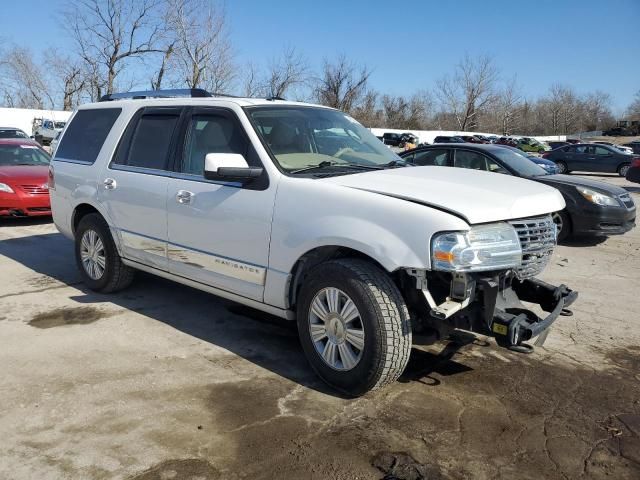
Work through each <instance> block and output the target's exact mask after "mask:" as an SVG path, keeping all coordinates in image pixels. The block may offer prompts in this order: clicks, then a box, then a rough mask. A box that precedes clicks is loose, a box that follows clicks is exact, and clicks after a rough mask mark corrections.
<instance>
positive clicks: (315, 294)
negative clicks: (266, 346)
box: [297, 259, 411, 396]
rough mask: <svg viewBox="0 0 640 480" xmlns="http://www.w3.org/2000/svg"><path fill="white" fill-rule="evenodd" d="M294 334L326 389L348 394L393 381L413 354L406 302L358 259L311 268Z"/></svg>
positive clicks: (378, 271) (387, 279)
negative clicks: (296, 330) (296, 332)
mask: <svg viewBox="0 0 640 480" xmlns="http://www.w3.org/2000/svg"><path fill="white" fill-rule="evenodd" d="M297 317H298V333H299V336H300V342H301V344H302V348H303V350H304V352H305V355H306V357H307V359H308V361H309V363H310V364H311V366H312V367H313V369H314V370H315V371H316V372H317V373H318V375H319V376H320V377H321V378H322V379H323V380H324V381H325V382H326V383H328V384H329V385H330V386H332V387H333V388H335V389H336V390H339V391H341V392H343V393H345V394H347V395H350V396H359V395H363V394H365V393H366V392H368V391H369V390H374V389H377V388H380V387H383V386H384V385H387V384H389V383H392V382H394V381H395V380H397V378H398V377H399V376H400V375H401V374H402V372H403V371H404V368H405V367H406V365H407V362H408V361H409V354H410V352H411V324H410V319H409V313H408V311H407V306H406V305H405V302H404V299H403V298H402V295H401V293H400V291H399V290H398V288H397V287H396V285H395V284H394V283H393V282H392V280H391V278H390V277H389V276H388V275H387V273H386V272H384V271H383V270H381V269H380V268H378V267H377V266H375V265H373V264H371V263H370V262H367V261H364V260H359V259H340V260H332V261H329V262H326V263H323V264H320V265H319V266H317V267H315V268H314V269H313V270H312V271H311V272H310V273H309V275H308V276H307V277H306V279H305V281H304V283H303V286H302V289H301V291H300V296H299V301H298V309H297Z"/></svg>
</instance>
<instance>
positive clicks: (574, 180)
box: [536, 174, 627, 195]
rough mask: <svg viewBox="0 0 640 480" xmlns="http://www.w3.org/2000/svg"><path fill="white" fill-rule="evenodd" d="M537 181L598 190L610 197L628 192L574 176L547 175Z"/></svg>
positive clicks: (607, 184) (610, 185)
mask: <svg viewBox="0 0 640 480" xmlns="http://www.w3.org/2000/svg"><path fill="white" fill-rule="evenodd" d="M536 180H537V181H539V182H542V183H546V184H547V185H551V186H554V185H558V184H559V185H573V186H575V187H586V188H592V189H594V190H598V191H599V192H602V193H606V194H609V195H622V194H623V193H627V191H626V190H625V189H624V188H622V187H619V186H617V185H613V184H611V183H607V182H601V181H599V180H591V179H589V178H583V177H574V176H572V175H560V174H556V175H545V176H542V177H536Z"/></svg>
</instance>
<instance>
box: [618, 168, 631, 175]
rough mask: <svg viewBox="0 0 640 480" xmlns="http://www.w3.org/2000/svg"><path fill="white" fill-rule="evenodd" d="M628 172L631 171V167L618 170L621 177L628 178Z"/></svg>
mask: <svg viewBox="0 0 640 480" xmlns="http://www.w3.org/2000/svg"><path fill="white" fill-rule="evenodd" d="M628 171H629V165H622V166H621V167H620V170H618V173H619V174H620V176H621V177H626V176H627V172H628Z"/></svg>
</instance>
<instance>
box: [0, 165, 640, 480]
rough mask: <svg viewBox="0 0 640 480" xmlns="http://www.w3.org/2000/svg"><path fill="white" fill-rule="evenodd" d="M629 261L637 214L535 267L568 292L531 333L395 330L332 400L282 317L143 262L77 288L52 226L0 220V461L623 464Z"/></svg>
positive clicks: (203, 472) (629, 463)
mask: <svg viewBox="0 0 640 480" xmlns="http://www.w3.org/2000/svg"><path fill="white" fill-rule="evenodd" d="M598 178H599V177H598ZM604 179H605V180H607V181H611V182H614V183H618V184H621V185H624V186H626V187H627V188H629V190H630V191H632V192H633V194H634V196H635V199H636V203H640V194H639V192H640V186H639V185H632V184H630V183H627V182H626V181H625V180H623V179H620V178H617V177H613V176H611V177H606V178H604ZM638 272H640V230H638V229H636V230H634V231H632V232H630V233H628V234H626V235H624V236H620V237H611V238H609V239H607V240H605V241H586V240H581V241H575V242H573V243H572V244H570V245H566V246H561V247H559V248H558V249H557V251H556V253H555V255H554V259H553V262H552V264H551V265H550V267H549V268H548V269H547V270H546V271H545V273H544V274H543V278H544V279H546V280H548V281H551V282H557V283H566V284H568V285H570V286H571V287H572V288H574V289H576V290H578V291H579V292H580V298H579V299H578V301H577V303H576V304H575V307H574V308H573V310H574V312H575V315H574V316H573V317H561V319H560V320H559V321H558V322H557V324H556V326H554V328H553V330H552V331H551V333H550V335H549V338H548V340H547V343H546V345H545V347H544V348H538V349H536V351H535V352H534V353H533V354H532V355H522V354H516V353H512V352H509V351H505V350H503V349H499V348H497V347H496V346H495V344H494V342H493V341H492V340H488V341H487V340H486V339H484V338H482V337H478V338H472V337H470V336H466V335H461V336H459V337H457V338H456V339H455V340H451V341H448V342H441V343H437V344H434V345H430V346H421V347H415V348H414V350H413V353H412V356H411V361H410V364H409V367H408V368H407V371H406V372H405V374H404V375H403V377H402V378H401V380H400V381H399V382H397V383H396V384H394V385H392V386H390V387H388V388H386V389H384V390H382V391H380V392H375V393H373V394H369V395H367V396H365V397H363V398H360V399H357V400H349V399H345V398H342V397H340V396H338V395H336V394H335V393H334V392H332V391H330V390H328V389H327V388H326V387H325V386H324V385H323V384H322V383H321V382H319V381H318V380H317V379H316V377H315V375H314V374H313V372H312V371H311V369H310V368H309V367H308V366H307V363H306V361H305V359H304V357H303V355H302V351H301V348H300V346H299V344H298V340H297V334H296V330H295V326H294V325H293V324H290V323H287V322H285V321H282V320H279V319H276V318H273V317H269V316H267V315H265V314H262V313H256V312H254V311H252V310H249V309H246V308H243V307H240V306H238V305H234V304H232V303H230V302H226V301H224V300H221V299H218V298H216V297H213V296H211V295H208V294H205V293H202V292H199V291H196V290H193V289H190V288H187V287H183V286H180V285H177V284H174V283H171V282H168V281H164V280H162V279H158V278H154V277H151V276H148V275H143V274H141V275H139V276H138V277H137V280H136V281H135V283H134V285H133V286H132V287H131V288H130V289H128V290H126V291H124V292H121V293H119V294H116V295H108V296H107V295H98V294H95V293H92V292H90V291H88V290H86V289H85V288H84V287H83V286H82V284H81V283H80V279H79V275H78V273H77V272H76V268H75V265H74V260H73V254H72V244H71V242H69V241H68V240H66V239H64V238H63V237H62V236H61V235H60V234H58V233H57V232H56V230H55V228H54V227H53V225H52V224H50V223H48V222H47V221H31V220H3V221H1V222H0V278H1V279H2V281H1V282H0V339H1V340H0V341H1V342H2V343H1V347H0V412H1V414H0V451H1V452H2V454H1V455H0V478H2V479H34V478H37V479H49V478H51V479H61V478H70V479H77V478H82V479H85V478H88V479H94V478H96V479H102V478H104V479H107V478H108V479H114V478H115V479H122V478H130V479H137V480H142V479H144V480H151V479H158V480H159V479H196V478H198V479H216V478H224V479H240V478H251V479H271V478H318V479H327V478H331V479H356V478H362V479H364V478H367V479H368V478H372V479H381V478H383V477H385V478H387V479H438V478H447V479H448V478H452V479H462V478H473V479H489V478H492V479H494V478H504V479H513V478H519V479H529V478H530V479H539V478H549V479H556V478H558V479H567V478H571V479H572V478H615V479H626V478H628V479H637V478H640V347H639V345H640V323H639V319H640V317H639V315H638V311H639V310H640V300H638V297H639V294H640V276H639V275H638Z"/></svg>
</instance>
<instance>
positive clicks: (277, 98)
mask: <svg viewBox="0 0 640 480" xmlns="http://www.w3.org/2000/svg"><path fill="white" fill-rule="evenodd" d="M265 100H267V101H269V102H272V101H274V100H285V99H284V98H282V97H279V96H277V95H271V96H269V97H267V98H265Z"/></svg>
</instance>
